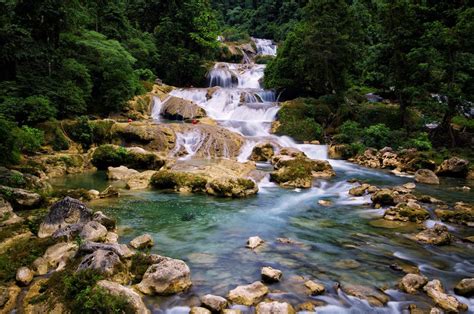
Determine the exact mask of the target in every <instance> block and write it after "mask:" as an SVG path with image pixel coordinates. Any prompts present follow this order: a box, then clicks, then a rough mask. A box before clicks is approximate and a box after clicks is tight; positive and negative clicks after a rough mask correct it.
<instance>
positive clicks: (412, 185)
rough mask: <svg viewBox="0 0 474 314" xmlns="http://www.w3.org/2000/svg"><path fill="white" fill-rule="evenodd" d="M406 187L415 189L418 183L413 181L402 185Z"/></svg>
mask: <svg viewBox="0 0 474 314" xmlns="http://www.w3.org/2000/svg"><path fill="white" fill-rule="evenodd" d="M402 186H403V187H404V188H406V189H409V190H414V189H415V188H416V184H415V183H413V182H408V183H405V184H404V185H402Z"/></svg>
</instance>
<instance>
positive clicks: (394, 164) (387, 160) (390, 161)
mask: <svg viewBox="0 0 474 314" xmlns="http://www.w3.org/2000/svg"><path fill="white" fill-rule="evenodd" d="M379 153H381V154H382V156H381V159H382V168H386V169H395V168H400V161H399V159H398V155H397V154H395V153H394V152H389V151H385V152H383V150H380V152H379Z"/></svg>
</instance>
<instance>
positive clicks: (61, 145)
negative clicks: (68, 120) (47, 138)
mask: <svg viewBox="0 0 474 314" xmlns="http://www.w3.org/2000/svg"><path fill="white" fill-rule="evenodd" d="M51 146H52V147H53V149H54V150H55V151H60V150H68V149H69V142H68V140H67V139H66V136H64V133H63V132H62V131H61V129H60V128H58V127H56V128H55V129H54V138H53V140H52V142H51Z"/></svg>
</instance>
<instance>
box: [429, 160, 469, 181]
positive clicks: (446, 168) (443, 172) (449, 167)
mask: <svg viewBox="0 0 474 314" xmlns="http://www.w3.org/2000/svg"><path fill="white" fill-rule="evenodd" d="M468 172H469V161H467V160H465V159H461V158H458V157H452V158H450V159H447V160H445V161H443V162H442V163H441V165H439V167H438V168H437V169H436V174H437V175H438V176H445V177H457V178H465V177H466V176H467V174H468Z"/></svg>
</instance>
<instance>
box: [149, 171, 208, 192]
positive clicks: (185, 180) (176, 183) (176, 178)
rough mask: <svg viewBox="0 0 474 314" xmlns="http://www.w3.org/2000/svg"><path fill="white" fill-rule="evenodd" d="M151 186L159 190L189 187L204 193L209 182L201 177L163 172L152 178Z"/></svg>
mask: <svg viewBox="0 0 474 314" xmlns="http://www.w3.org/2000/svg"><path fill="white" fill-rule="evenodd" d="M150 184H151V185H152V186H153V187H154V188H157V189H165V190H166V189H179V188H181V187H189V188H191V189H192V190H193V191H203V190H204V189H205V187H206V184H207V180H206V179H205V178H203V177H201V176H199V175H194V174H190V173H180V172H173V171H167V170H162V171H159V172H157V173H155V174H154V175H153V177H151V181H150Z"/></svg>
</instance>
